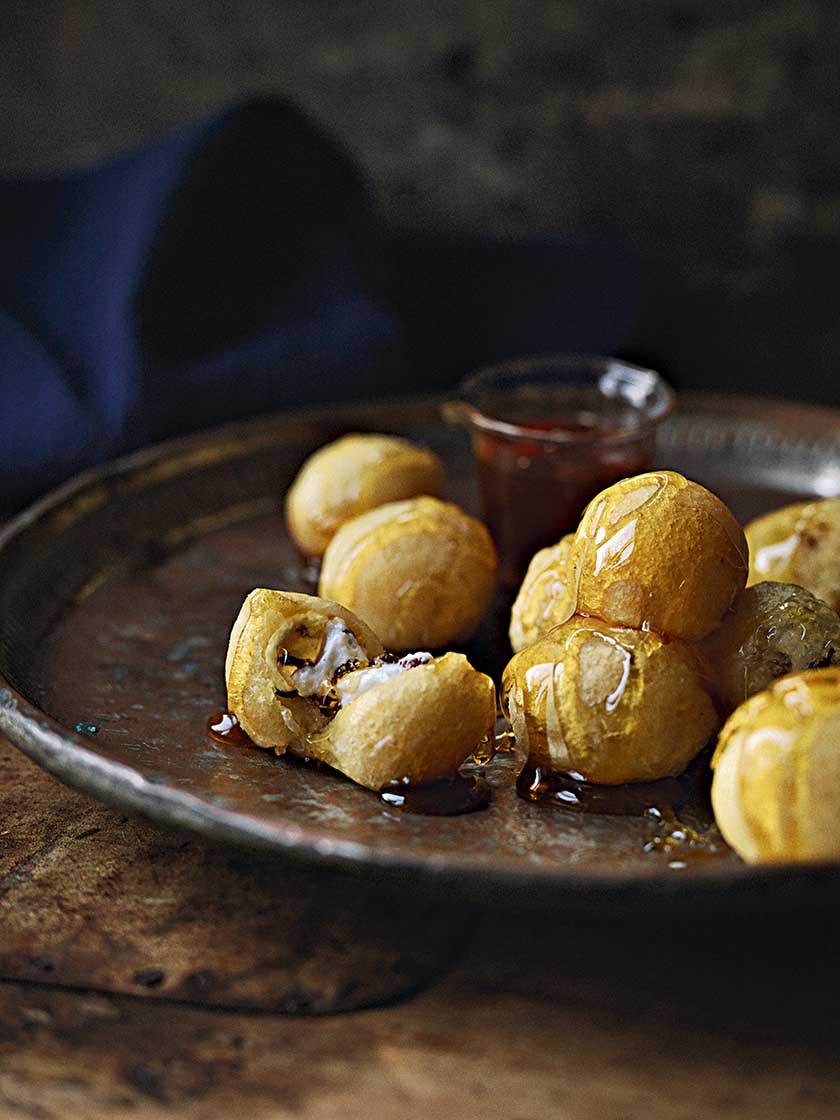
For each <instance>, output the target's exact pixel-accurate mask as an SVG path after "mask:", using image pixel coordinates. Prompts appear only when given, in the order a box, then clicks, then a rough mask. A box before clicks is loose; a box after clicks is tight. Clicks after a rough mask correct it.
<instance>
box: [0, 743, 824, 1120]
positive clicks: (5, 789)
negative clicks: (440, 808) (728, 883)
mask: <svg viewBox="0 0 840 1120" xmlns="http://www.w3.org/2000/svg"><path fill="white" fill-rule="evenodd" d="M0 778H1V779H2V781H1V782H0V802H2V826H3V827H2V829H0V841H2V847H0V858H1V859H2V864H0V869H1V870H0V977H3V978H4V979H0V1117H9V1118H17V1117H32V1118H36V1120H52V1118H58V1117H61V1118H62V1120H75V1118H77V1117H78V1118H79V1120H82V1118H84V1120H100V1118H101V1120H105V1118H112V1117H119V1116H122V1115H126V1116H131V1117H136V1118H142V1120H145V1118H147V1117H148V1118H153V1117H165V1116H175V1115H177V1116H179V1117H183V1118H188V1120H192V1118H202V1120H203V1118H210V1117H216V1116H237V1117H238V1116H242V1117H254V1118H263V1117H266V1118H268V1117H271V1118H285V1117H303V1118H325V1120H326V1118H331V1120H332V1118H334V1117H348V1118H351V1120H352V1118H354V1117H362V1116H364V1117H368V1116H370V1115H376V1116H378V1117H383V1118H386V1120H390V1118H402V1117H415V1116H419V1117H432V1118H436V1117H441V1118H443V1117H449V1116H459V1117H463V1118H465V1120H469V1118H472V1117H476V1118H478V1117H481V1118H482V1120H488V1118H490V1120H492V1118H495V1117H499V1118H501V1117H505V1118H516V1120H530V1118H533V1120H536V1118H542V1117H558V1118H566V1117H568V1118H580V1120H589V1118H590V1117H591V1118H593V1120H595V1118H596V1117H597V1118H598V1120H620V1118H622V1120H623V1118H626V1117H636V1116H644V1117H646V1118H649V1120H658V1118H659V1117H662V1118H665V1117H667V1118H668V1120H696V1118H697V1117H710V1118H712V1120H716V1118H723V1117H726V1118H738V1120H752V1118H756V1120H758V1118H759V1117H761V1118H762V1120H766V1118H775V1117H779V1118H782V1117H789V1116H792V1115H796V1116H797V1118H798V1120H811V1118H814V1120H828V1118H829V1117H835V1116H837V1115H838V1114H840V1071H838V1067H837V1061H836V1053H837V1043H838V1025H837V1024H838V1010H840V1007H838V1004H839V1003H840V986H839V985H838V980H840V963H838V960H837V955H836V951H835V947H836V939H837V932H838V931H837V928H836V919H835V918H833V917H830V916H824V917H823V916H821V915H820V914H819V913H812V914H810V915H809V916H807V917H803V916H801V915H798V914H791V916H790V920H788V921H785V922H778V921H777V922H776V924H775V925H774V924H772V923H768V922H761V921H756V920H755V919H752V920H742V921H740V922H734V921H733V922H728V921H727V920H725V919H724V920H718V921H717V922H715V923H711V922H706V923H700V922H695V921H693V920H692V918H691V915H680V916H677V915H674V916H673V917H671V918H669V917H667V916H665V917H662V916H660V917H659V918H657V919H656V920H655V921H650V922H646V921H644V920H642V921H639V920H638V919H635V920H632V921H629V920H628V921H620V920H611V921H608V922H607V921H595V920H593V921H589V922H586V923H582V922H578V923H570V922H566V923H560V922H558V921H557V920H551V919H542V920H538V919H535V918H533V917H520V916H518V915H516V914H515V913H509V914H507V915H503V914H499V913H494V912H489V911H484V912H482V911H478V910H474V911H470V912H467V911H464V910H457V909H451V910H450V909H449V908H447V907H441V906H440V905H439V904H438V905H437V906H436V907H432V906H431V905H430V904H428V903H424V902H423V901H422V899H419V898H416V897H414V896H413V895H412V893H411V891H410V890H409V889H408V887H407V888H406V890H405V891H404V892H401V893H400V894H399V895H395V894H394V893H393V892H391V893H390V894H384V893H383V892H382V891H381V890H377V889H376V888H375V886H371V885H370V884H367V885H366V884H363V883H361V882H352V881H349V880H344V881H342V880H337V879H325V878H324V877H323V876H322V875H320V874H318V875H315V874H310V875H301V874H300V873H298V874H297V875H296V876H294V877H290V876H289V875H288V873H287V872H285V871H284V869H283V866H282V864H280V863H278V862H277V861H274V862H272V863H265V862H263V863H260V862H259V861H255V860H254V859H253V858H252V857H250V856H248V857H243V856H241V855H240V854H238V853H235V852H233V851H222V850H221V849H213V848H209V847H204V846H202V845H201V844H199V843H198V842H196V841H193V840H186V839H185V838H184V837H182V836H179V835H176V834H174V833H166V832H163V831H161V830H159V829H157V828H155V827H153V826H151V825H149V824H147V823H145V822H140V821H135V820H127V819H126V818H125V817H123V816H121V815H119V814H117V813H115V812H114V811H112V810H111V809H109V808H107V807H105V806H101V805H98V804H96V803H94V802H91V801H89V800H88V799H86V798H85V797H83V796H82V795H79V794H76V793H72V792H70V791H68V790H67V789H65V788H64V787H63V786H61V785H59V784H58V783H57V782H56V781H55V780H54V779H53V778H51V777H49V776H48V775H46V774H44V773H42V772H41V771H39V770H38V769H37V768H36V767H34V766H33V765H32V764H31V763H29V762H28V761H26V760H25V759H23V758H22V757H21V756H19V755H18V754H17V752H15V751H14V750H13V749H12V748H11V747H8V746H4V747H3V750H2V753H0ZM418 989H420V990H419V991H418ZM128 993H131V994H128ZM398 996H402V997H404V998H401V999H397V998H396V997H398ZM388 1000H390V1001H391V1002H390V1003H387V1002H386V1003H384V1004H383V1001H388ZM374 1004H383V1005H382V1006H376V1007H373V1006H372V1005H374ZM361 1005H367V1007H368V1009H366V1010H357V1011H354V1012H349V1013H343V1014H334V1015H323V1014H321V1015H317V1016H314V1015H312V1014H311V1013H312V1012H325V1011H329V1010H331V1009H336V1008H342V1007H344V1008H347V1007H352V1006H357V1007H358V1006H361ZM237 1007H238V1008H239V1009H237V1010H234V1008H237ZM243 1008H260V1009H262V1010H243ZM267 1009H271V1010H267ZM289 1013H291V1014H289ZM307 1013H310V1014H307Z"/></svg>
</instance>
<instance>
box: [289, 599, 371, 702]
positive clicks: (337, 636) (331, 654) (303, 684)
mask: <svg viewBox="0 0 840 1120" xmlns="http://www.w3.org/2000/svg"><path fill="white" fill-rule="evenodd" d="M348 661H360V662H362V663H364V664H366V663H367V656H366V655H365V651H364V650H363V649H362V647H361V646H360V645H359V643H358V642H357V641H356V639H355V638H354V637H353V635H352V634H351V632H350V631H349V630H348V629H347V623H346V622H344V621H342V619H340V618H331V619H330V620H329V622H328V623H327V630H326V635H325V638H324V648H323V650H322V651H321V656H320V657H319V658H318V660H317V661H316V662H314V663H313V664H312V665H305V666H303V667H302V668H300V669H298V670H297V671H296V672H295V691H296V692H297V693H298V695H299V696H316V695H320V696H323V695H325V694H326V693H328V692H329V691H330V689H331V688H332V685H331V684H330V681H331V680H332V678H333V676H334V674H335V671H336V669H339V668H341V666H342V665H346V664H347V662H348Z"/></svg>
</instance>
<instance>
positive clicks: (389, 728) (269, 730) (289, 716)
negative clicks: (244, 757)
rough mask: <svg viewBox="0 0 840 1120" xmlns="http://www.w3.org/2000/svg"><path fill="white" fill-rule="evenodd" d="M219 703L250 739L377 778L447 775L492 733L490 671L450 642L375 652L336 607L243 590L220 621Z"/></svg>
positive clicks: (380, 782)
mask: <svg viewBox="0 0 840 1120" xmlns="http://www.w3.org/2000/svg"><path fill="white" fill-rule="evenodd" d="M225 676H226V680H227V685H228V708H229V711H230V712H231V713H232V714H233V715H234V716H236V718H237V719H238V720H239V723H240V724H241V725H242V728H243V730H244V731H245V732H246V733H247V734H248V735H249V736H250V737H251V739H252V740H253V741H254V742H255V743H256V744H257V745H258V746H261V747H268V748H274V749H275V750H276V751H277V753H278V754H282V753H284V752H285V751H286V750H289V751H291V752H292V753H294V754H300V755H303V756H306V757H311V758H316V759H318V760H320V761H321V762H325V763H327V764H328V765H330V766H333V767H335V768H336V769H337V770H340V771H341V772H342V773H343V774H346V775H347V777H349V778H351V779H352V780H353V781H355V782H358V783H359V784H360V785H364V786H366V787H368V788H369V789H374V790H379V789H382V788H384V787H385V786H387V785H389V784H390V783H392V782H404V781H407V782H409V783H410V784H422V783H424V782H432V781H437V780H438V779H441V778H446V777H451V776H452V775H453V774H454V773H455V771H456V770H457V768H458V766H459V765H460V764H461V763H462V762H463V761H464V759H465V758H467V757H468V756H469V755H470V754H471V752H472V751H473V750H474V749H475V747H476V746H477V745H478V744H479V743H480V742H481V741H482V740H483V739H485V738H486V737H488V736H489V735H491V734H492V731H493V726H494V723H495V716H496V699H495V697H496V693H495V688H494V687H493V682H492V681H491V680H490V678H489V677H487V676H485V675H484V674H483V673H479V672H477V671H476V670H475V669H473V668H472V666H471V665H470V663H469V662H468V661H467V659H466V657H464V656H463V655H461V654H455V653H447V654H445V655H444V656H443V657H432V656H431V654H429V653H426V652H420V653H415V654H412V655H409V656H407V657H404V658H401V659H397V658H395V657H389V656H388V655H385V654H384V652H383V649H382V646H381V644H380V642H379V640H378V639H377V638H376V636H375V635H374V634H373V632H372V631H371V630H370V628H369V627H368V626H367V625H366V624H365V623H364V622H362V620H361V619H359V618H356V617H355V616H354V615H353V614H352V613H351V612H350V611H348V610H346V608H344V607H342V606H339V604H337V603H333V602H329V601H328V600H324V599H318V598H316V597H314V596H309V595H297V594H292V593H291V592H283V591H269V590H266V589H264V588H260V589H257V590H256V591H252V592H251V594H250V595H249V596H248V598H247V599H246V600H245V602H244V604H243V606H242V609H241V611H240V613H239V617H238V618H237V620H236V622H235V623H234V626H233V630H232V631H231V636H230V643H229V646H228V654H227V659H226V663H225Z"/></svg>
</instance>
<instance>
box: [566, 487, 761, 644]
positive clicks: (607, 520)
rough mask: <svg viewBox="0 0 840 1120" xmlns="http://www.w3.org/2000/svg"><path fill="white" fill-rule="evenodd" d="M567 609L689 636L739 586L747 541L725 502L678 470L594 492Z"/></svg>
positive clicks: (711, 625)
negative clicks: (677, 472) (594, 495)
mask: <svg viewBox="0 0 840 1120" xmlns="http://www.w3.org/2000/svg"><path fill="white" fill-rule="evenodd" d="M568 565H569V574H570V599H569V613H570V614H571V613H572V612H573V611H576V612H577V613H579V614H586V615H595V616H597V617H598V618H602V619H604V620H605V621H607V622H612V623H615V624H616V625H620V626H629V627H632V628H634V629H651V630H655V631H656V632H657V633H658V634H662V635H667V636H668V637H672V638H682V639H684V640H686V641H694V640H696V639H699V638H702V637H704V635H706V634H708V633H709V632H710V631H712V630H714V629H715V627H717V626H718V625H719V624H720V621H721V619H722V618H723V616H724V614H725V613H726V611H727V609H728V608H729V606H730V604H731V603H732V602H733V600H734V599H735V596H736V595H737V594H738V592H739V591H740V590H741V589H742V588H743V587H744V584H745V582H746V578H747V545H746V541H745V539H744V533H743V531H742V529H741V527H740V526H739V525H738V523H737V521H736V520H735V518H734V517H733V516H732V514H731V513H730V512H729V510H728V509H727V507H726V506H725V505H724V504H723V502H722V501H721V500H720V499H719V498H717V497H715V495H714V494H712V493H710V492H709V491H708V490H706V489H705V488H704V487H703V486H700V485H699V484H698V483H696V482H691V481H690V480H689V479H687V478H684V477H683V476H682V475H681V474H676V473H675V472H674V471H651V472H649V473H647V474H639V475H634V476H633V477H632V478H625V479H622V480H621V481H620V482H616V483H615V484H614V485H613V486H610V487H608V488H607V489H606V490H603V491H602V492H601V493H600V494H598V495H597V497H595V498H593V499H592V501H591V502H590V503H589V505H588V506H587V507H586V510H585V511H584V514H583V517H582V519H581V522H580V525H579V527H578V530H577V533H576V534H575V539H574V541H573V543H572V547H571V549H570V552H569V559H568Z"/></svg>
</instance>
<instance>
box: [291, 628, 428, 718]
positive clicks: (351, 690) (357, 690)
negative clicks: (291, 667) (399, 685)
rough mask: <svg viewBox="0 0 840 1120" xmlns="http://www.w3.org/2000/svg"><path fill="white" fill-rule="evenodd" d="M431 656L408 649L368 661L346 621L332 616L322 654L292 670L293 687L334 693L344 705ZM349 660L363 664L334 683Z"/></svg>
mask: <svg viewBox="0 0 840 1120" xmlns="http://www.w3.org/2000/svg"><path fill="white" fill-rule="evenodd" d="M432 660H433V658H432V655H431V654H430V653H423V652H419V653H407V654H405V656H404V657H401V658H400V659H399V661H375V662H373V664H370V663H369V662H368V659H367V657H366V656H365V652H364V650H363V649H362V647H361V646H360V645H359V643H358V642H357V641H356V639H355V637H354V636H353V634H352V633H351V632H350V631H349V630H348V628H347V623H346V622H343V621H342V620H341V619H340V618H331V619H330V620H329V622H328V623H327V628H326V633H325V636H324V648H323V650H322V651H321V656H320V657H319V658H318V660H317V661H315V662H313V664H312V665H304V666H302V667H301V668H300V669H297V670H296V671H295V676H294V683H295V691H296V692H297V693H298V695H299V696H320V697H327V696H334V697H337V698H338V702H339V704H340V705H341V706H342V707H344V706H345V705H346V704H349V703H350V702H351V701H352V700H355V699H356V697H357V696H360V695H361V694H362V693H363V692H367V691H368V689H371V688H375V687H376V685H378V684H382V683H383V682H384V681H388V680H390V679H391V678H392V677H398V676H399V675H400V673H404V672H406V670H407V669H413V668H414V667H415V666H416V665H425V664H426V663H427V662H429V661H432ZM350 661H356V662H359V663H360V664H361V666H362V667H361V668H358V669H351V670H350V671H349V672H346V673H343V674H342V675H341V676H340V677H339V678H338V680H337V681H336V682H335V683H334V684H333V678H334V676H335V674H336V671H337V670H338V669H340V668H341V667H342V665H346V664H347V663H348V662H350Z"/></svg>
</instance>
